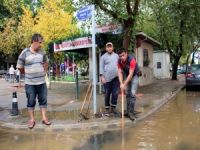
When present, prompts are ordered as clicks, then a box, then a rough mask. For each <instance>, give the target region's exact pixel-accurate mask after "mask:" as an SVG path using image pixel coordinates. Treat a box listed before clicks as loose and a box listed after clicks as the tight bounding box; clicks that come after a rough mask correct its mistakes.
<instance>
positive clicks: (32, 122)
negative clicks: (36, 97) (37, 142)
mask: <svg viewBox="0 0 200 150" xmlns="http://www.w3.org/2000/svg"><path fill="white" fill-rule="evenodd" d="M34 126H35V121H31V120H30V121H28V128H29V129H33V128H34Z"/></svg>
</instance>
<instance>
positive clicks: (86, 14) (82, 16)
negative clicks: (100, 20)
mask: <svg viewBox="0 0 200 150" xmlns="http://www.w3.org/2000/svg"><path fill="white" fill-rule="evenodd" d="M91 16H92V7H91V5H89V6H85V7H83V8H81V9H79V11H78V12H77V14H76V17H77V18H78V20H81V21H85V20H87V19H88V18H90V17H91Z"/></svg>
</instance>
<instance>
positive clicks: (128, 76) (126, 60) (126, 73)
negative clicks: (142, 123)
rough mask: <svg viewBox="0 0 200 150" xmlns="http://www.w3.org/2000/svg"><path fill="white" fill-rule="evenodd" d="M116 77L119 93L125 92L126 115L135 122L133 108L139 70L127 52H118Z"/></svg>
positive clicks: (120, 50) (121, 49)
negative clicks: (117, 78)
mask: <svg viewBox="0 0 200 150" xmlns="http://www.w3.org/2000/svg"><path fill="white" fill-rule="evenodd" d="M117 53H118V55H119V61H118V77H119V82H120V88H121V91H124V90H126V102H127V113H128V116H129V118H130V119H131V120H135V119H136V117H135V114H134V106H135V101H136V96H135V94H136V91H137V87H138V81H139V80H138V72H139V68H138V65H137V63H136V60H135V58H134V57H131V56H130V55H128V52H127V50H125V49H124V48H120V49H119V50H118V52H117ZM123 79H124V80H123Z"/></svg>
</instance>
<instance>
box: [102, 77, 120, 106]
mask: <svg viewBox="0 0 200 150" xmlns="http://www.w3.org/2000/svg"><path fill="white" fill-rule="evenodd" d="M104 89H105V108H106V109H108V108H109V107H110V106H112V107H116V106H117V99H118V94H119V79H118V77H116V78H114V79H113V80H112V81H110V82H107V83H105V84H104ZM111 96H112V97H111ZM110 97H111V101H110Z"/></svg>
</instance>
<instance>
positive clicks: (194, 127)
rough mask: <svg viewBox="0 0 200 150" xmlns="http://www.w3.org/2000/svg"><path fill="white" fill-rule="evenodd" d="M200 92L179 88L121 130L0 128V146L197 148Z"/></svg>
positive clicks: (19, 149)
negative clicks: (156, 107) (177, 91)
mask: <svg viewBox="0 0 200 150" xmlns="http://www.w3.org/2000/svg"><path fill="white" fill-rule="evenodd" d="M199 138H200V92H198V91H194V92H192V91H187V92H186V91H185V90H183V91H181V92H180V93H179V94H178V95H177V97H176V98H175V99H174V100H172V101H170V102H169V103H167V104H166V105H165V106H164V107H162V108H161V109H160V110H159V111H157V112H155V113H153V115H151V116H149V117H147V118H146V119H145V120H142V121H140V122H138V123H136V124H135V125H134V126H133V127H131V128H126V129H125V131H124V132H122V131H105V132H102V133H97V132H96V133H95V132H92V131H90V132H75V133H67V132H66V133H65V132H57V133H56V132H49V133H48V132H44V131H42V132H39V131H38V132H35V131H34V132H33V131H28V132H25V131H20V130H19V131H12V130H10V131H8V130H3V129H2V130H0V149H2V150H10V149H13V148H14V149H15V150H111V149H113V150H200V143H199Z"/></svg>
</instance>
